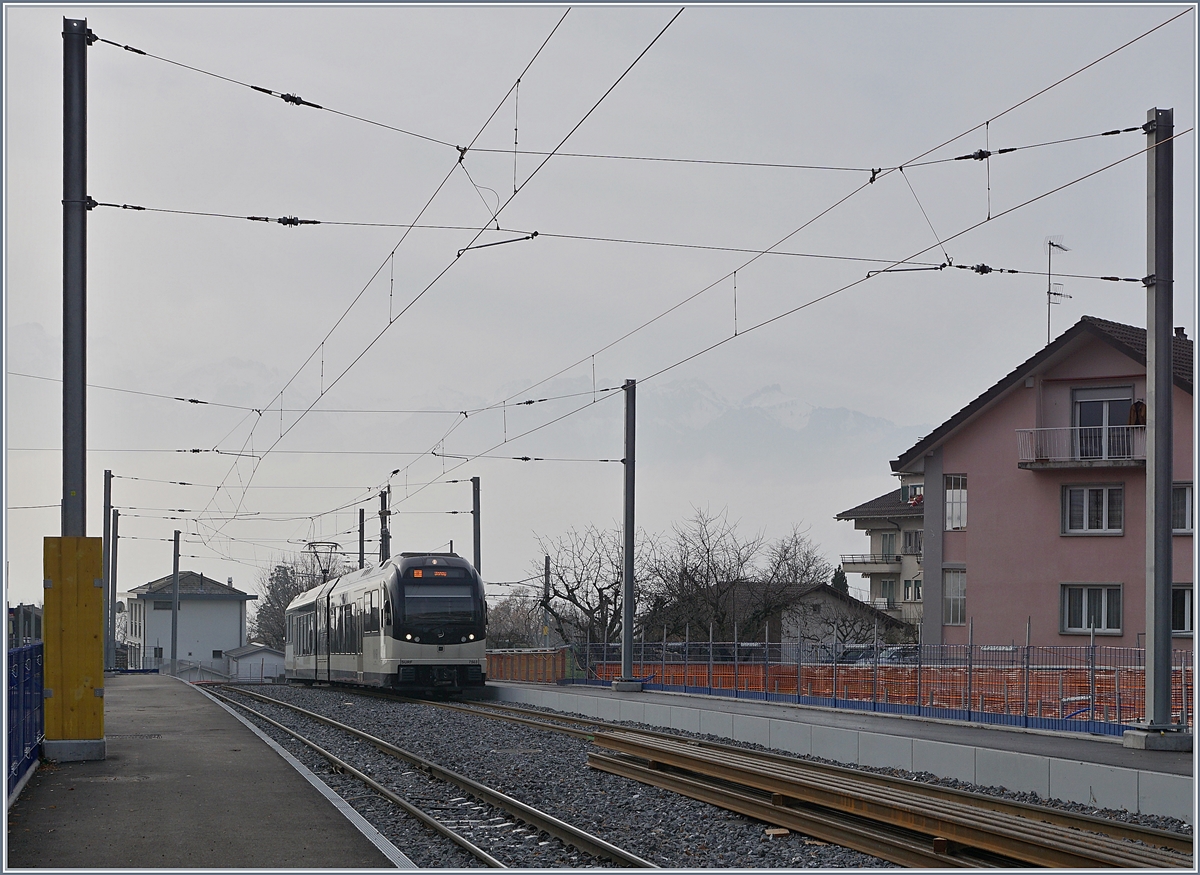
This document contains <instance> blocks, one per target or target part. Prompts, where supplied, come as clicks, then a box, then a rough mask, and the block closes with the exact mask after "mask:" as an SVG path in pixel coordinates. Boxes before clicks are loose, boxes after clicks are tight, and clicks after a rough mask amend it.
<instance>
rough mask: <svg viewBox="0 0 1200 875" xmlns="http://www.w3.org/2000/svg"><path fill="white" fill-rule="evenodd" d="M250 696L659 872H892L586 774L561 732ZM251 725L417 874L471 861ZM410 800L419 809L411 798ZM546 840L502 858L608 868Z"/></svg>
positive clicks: (395, 708) (292, 696)
mask: <svg viewBox="0 0 1200 875" xmlns="http://www.w3.org/2000/svg"><path fill="white" fill-rule="evenodd" d="M234 689H236V688H230V691H231V692H232V691H233V690H234ZM254 691H255V692H259V693H263V694H266V695H269V696H271V697H273V698H277V699H279V700H280V701H284V702H287V703H289V704H293V705H297V706H299V707H301V708H306V709H308V710H310V711H314V712H316V713H319V714H324V715H326V716H329V717H332V718H334V719H336V720H338V721H340V722H342V723H345V724H347V725H349V726H353V727H355V728H357V729H361V730H363V731H364V732H369V733H371V734H372V735H375V736H377V737H379V738H382V739H384V740H386V741H388V742H391V743H392V744H395V745H397V746H398V747H401V748H404V749H405V750H408V751H410V752H412V753H414V754H417V755H418V756H421V757H425V758H427V759H430V760H433V761H434V762H436V763H438V764H439V765H441V766H444V767H445V768H448V769H451V770H453V771H455V772H458V773H459V774H462V775H465V776H467V777H470V778H472V779H474V780H476V781H478V782H480V783H482V784H486V785H488V786H489V787H492V788H494V789H497V790H499V791H501V792H503V793H506V794H508V795H510V796H513V797H515V798H517V799H519V800H521V801H522V802H524V803H526V804H527V805H532V806H533V807H535V808H538V809H540V810H542V811H544V812H546V813H547V814H551V815H553V816H554V817H557V818H558V819H560V820H563V821H566V822H567V823H570V824H572V825H573V826H576V827H578V828H579V829H582V830H585V831H587V832H590V833H592V834H594V835H596V836H599V837H600V838H602V839H604V840H605V841H607V842H609V843H611V844H614V845H616V846H618V847H621V848H624V849H625V850H627V851H631V852H632V853H634V854H637V855H638V856H640V857H642V858H643V859H645V860H648V861H649V862H652V863H654V864H656V865H658V866H661V867H664V868H672V869H711V868H723V869H732V868H738V869H747V868H755V869H760V868H788V869H800V868H821V869H826V868H854V869H863V868H875V867H890V866H892V864H891V863H888V862H887V861H884V860H880V859H878V858H876V857H872V856H869V855H867V854H863V853H860V852H859V851H854V850H851V849H849V848H842V847H839V846H837V845H831V844H828V843H826V842H823V841H819V840H817V839H814V838H810V837H808V836H804V835H800V834H797V833H788V834H787V835H784V836H771V835H768V834H767V832H766V830H767V829H768V828H769V827H770V824H766V823H763V822H761V821H758V820H753V819H751V818H748V817H744V816H743V815H740V814H735V813H732V812H729V811H725V810H723V809H720V808H716V807H714V806H711V805H707V804H705V803H703V802H698V801H696V800H693V799H688V798H687V797H684V796H679V795H677V794H675V793H672V792H670V791H667V790H661V789H658V788H656V787H648V786H646V785H644V784H640V783H638V782H636V781H632V780H630V779H628V778H622V777H620V776H617V775H610V774H608V773H606V772H600V771H597V770H595V769H591V768H588V766H587V752H588V749H589V747H590V746H591V745H590V744H589V743H588V742H587V741H584V740H582V739H577V738H573V737H571V736H568V735H563V734H561V733H556V732H547V731H545V730H539V729H536V728H533V727H529V726H522V725H520V724H514V723H509V722H506V721H500V720H494V719H491V718H487V717H481V716H475V715H471V714H464V713H461V712H455V711H449V710H446V709H443V708H433V707H429V706H427V705H423V704H408V703H404V702H390V701H387V700H384V699H377V698H373V697H367V696H359V695H355V694H354V693H352V692H346V691H344V690H330V689H326V688H320V687H318V688H313V689H307V688H303V687H284V686H270V685H268V686H260V687H255V688H254ZM235 695H236V693H235ZM246 703H247V704H248V705H249V706H250V707H252V708H255V709H257V710H262V711H263V712H264V713H266V711H267V709H268V708H269V707H270V706H262V707H261V708H260V705H261V703H257V702H255V701H253V700H246ZM271 711H272V713H270V714H269V716H270V717H271V718H272V719H274V720H277V721H279V722H280V723H283V724H284V725H286V726H289V727H291V728H294V729H296V731H298V732H303V733H304V734H306V735H311V736H312V737H313V739H314V741H316V742H317V743H318V744H323V743H324V742H325V741H328V740H330V734H331V733H334V732H335V730H332V729H328V728H326V729H324V730H318V729H315V728H314V725H313V723H312V721H310V720H307V719H305V718H303V717H301V716H299V715H293V716H288V714H289V712H287V711H286V709H271ZM259 725H260V726H262V728H264V729H265V730H266V731H268V732H269V733H270V734H271V735H272V737H274V738H275V739H276V740H277V741H279V742H280V743H281V744H282V745H283V746H284V747H286V748H287V749H288V750H289V751H291V752H292V753H293V754H294V755H296V756H297V757H298V758H299V759H300V760H301V761H302V762H304V763H305V765H307V766H308V767H309V768H310V769H312V770H313V771H314V772H315V773H316V774H317V775H318V776H320V777H321V778H322V779H323V780H326V782H327V783H329V784H330V786H331V787H333V788H334V789H335V791H337V792H339V793H341V794H343V795H344V796H345V797H346V798H349V799H350V800H351V804H352V805H354V807H355V808H356V810H358V811H359V813H360V814H362V815H363V816H364V817H365V818H366V819H367V820H368V821H370V822H371V823H372V824H373V825H374V826H375V827H376V828H377V829H379V831H380V832H381V833H383V834H384V835H385V836H386V837H387V838H388V839H389V841H391V842H392V843H393V844H395V845H396V847H398V848H399V849H400V850H401V851H403V852H404V853H405V854H406V855H407V856H408V857H410V858H411V859H412V860H413V862H415V863H417V865H419V866H421V867H422V868H435V867H436V868H442V867H449V868H463V867H466V866H478V865H479V864H478V862H476V861H474V860H473V859H472V858H470V857H467V856H466V855H465V853H464V852H461V851H458V850H457V849H454V848H453V846H448V844H447V842H446V840H445V839H442V838H440V837H438V836H436V835H435V834H433V833H432V832H431V831H429V830H428V829H427V828H425V827H423V826H420V825H418V824H417V823H416V822H415V821H413V820H412V819H411V818H410V817H408V815H405V814H403V812H400V811H399V810H398V809H396V808H395V807H394V806H392V805H391V804H390V803H387V802H386V801H384V800H383V799H382V798H381V797H379V796H377V795H374V794H372V793H370V792H369V791H367V790H366V788H365V787H364V786H363V785H362V784H361V783H359V782H357V781H354V780H353V779H349V778H345V777H343V776H340V775H336V773H332V770H331V769H330V768H329V767H328V765H327V764H326V763H325V761H324V760H322V759H320V758H319V757H318V756H317V755H316V754H313V753H311V752H309V751H308V750H307V749H306V748H303V747H302V746H301V745H299V744H298V743H297V742H295V741H291V740H290V739H287V736H285V735H284V734H283V733H279V732H278V730H272V729H271V728H270V727H268V726H266V725H265V724H261V723H260V724H259ZM342 735H343V736H344V734H342ZM332 743H333V742H332V741H331V744H332ZM342 743H344V742H342ZM333 752H334V753H338V751H336V750H334V751H333ZM354 764H355V766H356V767H357V768H360V769H362V770H363V771H368V769H370V770H372V771H371V773H372V774H374V775H376V776H378V775H380V774H386V773H388V772H392V771H394V770H395V769H396V768H397V761H396V760H395V759H394V758H392V757H390V756H387V755H385V754H383V753H380V752H379V751H377V750H375V749H374V748H373V747H371V746H370V745H368V744H365V743H360V744H359V745H358V746H357V749H356V757H355V760H354ZM399 768H401V769H404V766H403V765H400V766H399ZM331 775H332V777H331ZM425 780H427V779H425ZM402 795H403V794H402ZM459 795H461V794H459ZM410 801H412V802H414V804H418V807H420V805H419V802H418V801H417V800H416V799H410ZM401 821H408V823H407V824H404V823H402V822H401ZM548 838H549V837H547V836H538V837H536V839H531V840H530V841H529V851H528V852H527V853H526V855H525V856H524V858H523V859H520V860H514V861H511V862H510V861H508V860H504V862H505V863H507V864H508V865H510V866H514V867H520V868H544V867H559V868H561V867H571V866H597V865H601V866H603V865H610V864H606V863H603V862H599V861H596V860H594V859H591V858H588V859H586V860H584V859H579V860H578V862H576V861H573V860H570V859H565V858H564V856H563V852H561V851H558V850H555V851H554V852H552V853H546V850H547V849H549V848H550V845H551V844H552V843H547V844H544V845H543V844H539V842H546V841H547V839H548ZM539 851H541V853H539ZM497 856H499V855H497Z"/></svg>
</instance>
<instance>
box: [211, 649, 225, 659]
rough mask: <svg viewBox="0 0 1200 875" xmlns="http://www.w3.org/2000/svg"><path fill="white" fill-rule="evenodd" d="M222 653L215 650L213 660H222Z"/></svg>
mask: <svg viewBox="0 0 1200 875" xmlns="http://www.w3.org/2000/svg"><path fill="white" fill-rule="evenodd" d="M222 652H223V651H220V650H214V651H213V659H220V658H221V653H222Z"/></svg>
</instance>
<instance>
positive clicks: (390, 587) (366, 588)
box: [285, 553, 487, 692]
mask: <svg viewBox="0 0 1200 875" xmlns="http://www.w3.org/2000/svg"><path fill="white" fill-rule="evenodd" d="M486 623H487V608H486V603H485V602H484V596H483V581H482V580H481V579H480V577H479V574H478V573H477V572H476V571H475V569H474V568H472V567H471V566H470V564H469V563H467V562H466V560H464V559H462V558H461V557H459V556H457V555H454V554H452V553H420V554H416V553H404V554H401V556H400V557H397V558H395V559H391V560H389V561H387V562H385V563H383V564H382V565H380V566H379V567H378V568H370V569H364V570H362V571H356V572H352V573H351V574H347V575H343V576H342V577H339V578H336V579H335V580H331V581H328V582H326V583H324V584H322V585H321V586H318V587H314V588H313V589H310V590H308V591H307V592H305V593H302V594H301V595H299V596H297V597H296V598H295V599H294V600H293V601H292V603H291V604H290V605H289V606H288V609H287V643H286V646H285V652H286V657H285V663H286V671H287V677H288V679H289V680H291V681H298V682H304V683H314V682H318V681H319V682H324V683H348V684H361V685H367V686H379V687H389V688H395V689H399V690H408V691H412V692H432V691H439V692H460V691H462V690H463V689H466V688H468V687H473V686H476V687H477V686H482V685H483V684H484V683H485V681H486V677H487V671H486V665H487V662H486V660H487V656H486V648H487V637H486V631H487V629H486Z"/></svg>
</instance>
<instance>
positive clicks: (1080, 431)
mask: <svg viewBox="0 0 1200 875" xmlns="http://www.w3.org/2000/svg"><path fill="white" fill-rule="evenodd" d="M1145 465H1146V426H1144V425H1111V426H1103V427H1102V426H1096V427H1086V428H1079V427H1076V428H1019V429H1017V467H1018V468H1025V469H1030V470H1037V469H1044V468H1132V467H1145Z"/></svg>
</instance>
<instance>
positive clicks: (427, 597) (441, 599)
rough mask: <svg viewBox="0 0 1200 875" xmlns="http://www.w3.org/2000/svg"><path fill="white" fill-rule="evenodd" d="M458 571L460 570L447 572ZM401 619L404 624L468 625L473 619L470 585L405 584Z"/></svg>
mask: <svg viewBox="0 0 1200 875" xmlns="http://www.w3.org/2000/svg"><path fill="white" fill-rule="evenodd" d="M450 570H451V571H455V570H457V571H462V570H463V569H450ZM404 618H405V620H407V621H408V622H410V623H412V622H429V621H437V622H459V623H469V622H471V621H472V620H474V618H475V600H474V599H473V598H472V597H471V586H470V584H465V585H459V584H449V585H447V584H432V583H409V584H406V585H405V587H404Z"/></svg>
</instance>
